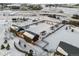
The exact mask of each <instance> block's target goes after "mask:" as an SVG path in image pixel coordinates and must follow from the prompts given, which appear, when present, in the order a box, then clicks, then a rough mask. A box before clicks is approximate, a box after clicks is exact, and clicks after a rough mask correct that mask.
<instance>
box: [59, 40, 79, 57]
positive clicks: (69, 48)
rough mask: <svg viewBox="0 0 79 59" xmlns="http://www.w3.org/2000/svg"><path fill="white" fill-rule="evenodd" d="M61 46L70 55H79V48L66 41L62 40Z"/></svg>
mask: <svg viewBox="0 0 79 59" xmlns="http://www.w3.org/2000/svg"><path fill="white" fill-rule="evenodd" d="M59 47H61V48H62V49H63V50H64V51H66V52H67V53H68V55H69V56H79V48H77V47H75V46H72V45H71V44H68V43H66V42H62V41H61V42H60V43H59Z"/></svg>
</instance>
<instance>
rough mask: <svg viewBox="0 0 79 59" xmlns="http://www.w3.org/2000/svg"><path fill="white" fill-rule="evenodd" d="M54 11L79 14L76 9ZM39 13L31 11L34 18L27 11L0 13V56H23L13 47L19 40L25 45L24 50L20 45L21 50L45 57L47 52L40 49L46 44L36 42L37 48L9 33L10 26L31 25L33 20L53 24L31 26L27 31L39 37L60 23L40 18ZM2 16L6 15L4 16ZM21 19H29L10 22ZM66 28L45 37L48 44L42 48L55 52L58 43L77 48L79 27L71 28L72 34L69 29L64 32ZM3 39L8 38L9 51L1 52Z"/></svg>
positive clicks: (78, 45)
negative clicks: (61, 42)
mask: <svg viewBox="0 0 79 59" xmlns="http://www.w3.org/2000/svg"><path fill="white" fill-rule="evenodd" d="M55 9H57V11H58V9H59V10H63V11H64V12H65V13H67V14H70V15H72V14H75V13H78V14H79V11H78V9H73V8H72V9H71V8H63V7H62V8H61V7H60V8H59V7H57V8H54V10H55ZM52 10H53V9H51V10H50V11H52ZM48 11H49V10H48ZM53 12H54V11H52V13H53ZM22 13H23V14H22ZM39 13H40V12H39ZM39 13H38V14H37V13H36V12H35V11H33V14H36V16H30V14H32V11H29V12H27V11H21V12H20V11H16V12H15V11H14V12H13V11H10V10H7V11H6V10H4V11H0V55H5V56H6V55H7V56H8V55H10V56H25V54H24V53H22V52H19V51H18V50H16V49H15V47H14V42H16V45H17V46H18V41H19V40H20V41H21V43H22V44H26V48H24V47H23V45H22V47H20V48H21V49H22V50H24V51H29V50H30V49H32V50H33V51H34V55H39V56H41V55H47V52H45V51H44V50H43V49H42V48H41V47H44V46H45V45H46V43H45V42H43V41H42V40H38V41H37V42H36V44H37V45H39V46H41V47H39V46H37V45H32V44H30V43H28V42H26V41H25V40H23V39H22V38H19V37H16V36H14V35H13V34H12V33H11V32H9V27H10V26H11V25H12V24H16V25H18V26H26V25H29V24H33V23H34V22H33V20H35V19H36V20H38V21H36V23H37V22H40V21H42V20H46V21H51V22H53V24H52V25H50V24H48V23H46V22H45V23H39V24H35V25H31V26H30V27H29V28H28V29H27V30H29V31H32V32H34V33H37V34H39V35H40V32H42V31H47V34H48V33H51V32H52V31H53V30H51V29H50V27H52V26H54V25H56V24H57V23H60V22H61V21H60V20H59V19H55V18H50V17H47V16H40V15H39ZM54 13H55V12H54ZM56 13H57V12H56ZM3 14H6V15H5V16H4V15H3ZM25 15H29V16H25ZM23 17H25V18H29V20H28V21H25V22H16V23H13V22H12V20H11V19H12V18H23ZM61 19H62V20H64V18H61ZM66 27H68V25H65V26H64V27H62V28H60V29H59V30H57V31H56V32H55V33H52V34H51V35H49V36H48V37H46V38H45V39H44V41H46V42H48V43H49V44H48V45H47V46H45V47H44V48H45V49H47V50H48V51H55V50H56V48H57V46H58V44H59V43H60V41H64V42H67V43H69V44H71V45H74V46H76V47H78V48H79V27H71V28H72V29H74V32H71V29H68V30H65V28H66ZM55 29H56V28H55ZM5 37H7V38H8V39H7V41H8V43H9V44H10V50H6V49H3V50H1V45H2V44H4V40H5ZM4 45H5V46H6V45H7V44H4ZM18 47H19V46H18Z"/></svg>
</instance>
